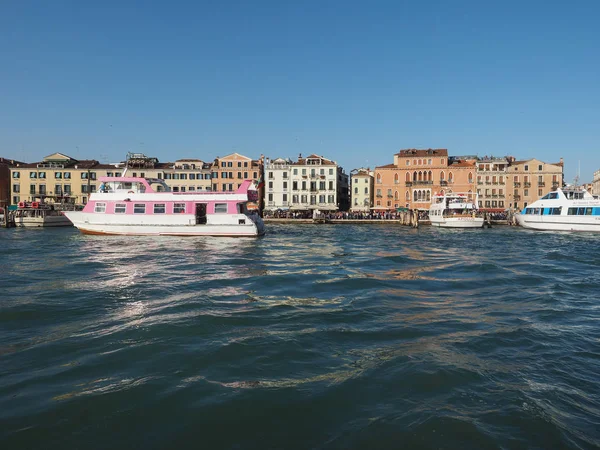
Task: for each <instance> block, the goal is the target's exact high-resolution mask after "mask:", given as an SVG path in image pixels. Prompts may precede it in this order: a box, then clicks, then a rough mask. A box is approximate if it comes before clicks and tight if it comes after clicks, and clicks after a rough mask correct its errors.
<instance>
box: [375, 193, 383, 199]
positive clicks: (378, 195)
mask: <svg viewBox="0 0 600 450" xmlns="http://www.w3.org/2000/svg"><path fill="white" fill-rule="evenodd" d="M375 197H377V198H381V197H383V195H381V194H377V195H376V196H375Z"/></svg>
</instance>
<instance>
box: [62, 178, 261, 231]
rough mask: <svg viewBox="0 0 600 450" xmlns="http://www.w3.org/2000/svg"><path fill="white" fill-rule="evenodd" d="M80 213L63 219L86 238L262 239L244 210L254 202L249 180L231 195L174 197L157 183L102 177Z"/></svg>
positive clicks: (254, 218)
mask: <svg viewBox="0 0 600 450" xmlns="http://www.w3.org/2000/svg"><path fill="white" fill-rule="evenodd" d="M100 181H101V182H102V184H101V185H100V188H99V189H98V191H96V192H95V193H93V194H92V195H91V196H90V199H89V201H88V203H87V204H86V205H85V208H84V209H83V211H65V212H64V214H65V215H66V216H67V217H68V218H69V219H70V220H71V222H73V225H75V226H76V227H77V228H79V231H81V232H82V233H84V234H112V235H136V236H161V235H167V236H234V237H238V236H240V237H241V236H247V237H254V236H261V235H263V234H264V233H265V227H264V224H263V221H262V219H261V218H260V217H259V216H258V214H256V213H254V212H252V211H249V210H248V209H247V206H246V205H247V202H248V201H257V200H258V192H257V190H256V188H255V186H254V185H253V183H252V181H251V180H245V181H243V182H242V183H241V186H240V187H239V189H238V190H237V191H235V192H210V191H209V192H185V193H183V192H172V191H171V189H170V188H169V186H167V184H166V183H165V182H164V181H163V180H162V179H157V178H140V177H127V176H123V177H101V178H100Z"/></svg>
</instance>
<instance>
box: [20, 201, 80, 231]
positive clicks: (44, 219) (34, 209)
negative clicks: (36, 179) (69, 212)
mask: <svg viewBox="0 0 600 450" xmlns="http://www.w3.org/2000/svg"><path fill="white" fill-rule="evenodd" d="M14 222H15V226H17V227H31V228H38V227H70V226H72V225H73V224H72V223H71V221H70V220H69V219H68V218H67V217H65V216H64V215H63V214H62V212H61V211H60V210H58V209H55V207H54V205H49V204H47V203H41V202H19V204H18V208H17V210H16V211H15V212H14Z"/></svg>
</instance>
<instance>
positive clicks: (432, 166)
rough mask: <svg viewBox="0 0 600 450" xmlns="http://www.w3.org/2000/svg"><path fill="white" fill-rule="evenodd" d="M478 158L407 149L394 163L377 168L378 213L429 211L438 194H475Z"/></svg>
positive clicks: (397, 156) (375, 197)
mask: <svg viewBox="0 0 600 450" xmlns="http://www.w3.org/2000/svg"><path fill="white" fill-rule="evenodd" d="M475 161H476V158H475V157H474V156H469V157H448V150H447V149H443V148H438V149H431V148H430V149H427V150H417V149H407V150H400V151H399V152H398V153H396V154H395V155H394V163H393V164H388V165H386V166H380V167H376V168H375V186H374V190H375V192H374V198H373V207H372V209H374V210H394V209H396V208H399V207H407V208H411V209H422V210H428V209H429V206H430V204H431V197H432V195H434V194H435V193H437V192H465V193H472V194H474V192H475V188H474V186H475V175H476V166H475Z"/></svg>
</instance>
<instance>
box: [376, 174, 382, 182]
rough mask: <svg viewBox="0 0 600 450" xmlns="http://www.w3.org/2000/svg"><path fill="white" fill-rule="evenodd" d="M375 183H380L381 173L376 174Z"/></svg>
mask: <svg viewBox="0 0 600 450" xmlns="http://www.w3.org/2000/svg"><path fill="white" fill-rule="evenodd" d="M377 183H381V174H380V173H378V174H377Z"/></svg>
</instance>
